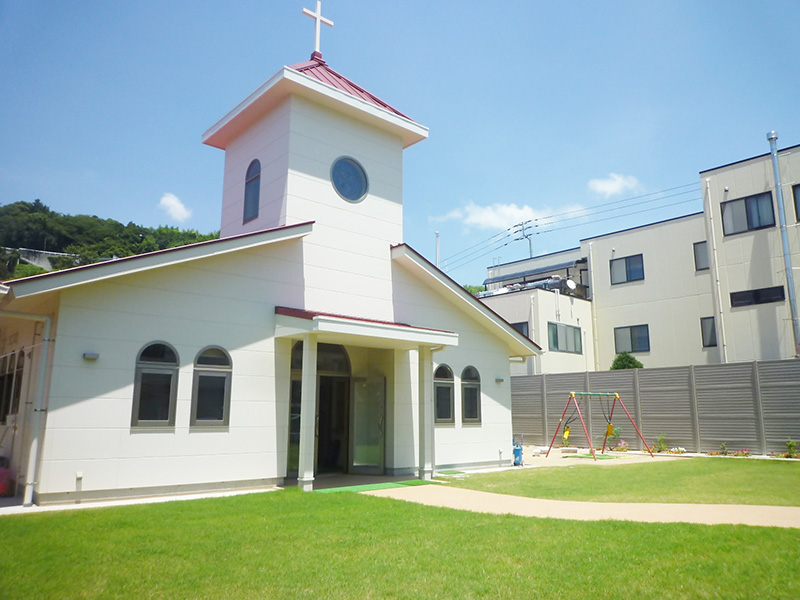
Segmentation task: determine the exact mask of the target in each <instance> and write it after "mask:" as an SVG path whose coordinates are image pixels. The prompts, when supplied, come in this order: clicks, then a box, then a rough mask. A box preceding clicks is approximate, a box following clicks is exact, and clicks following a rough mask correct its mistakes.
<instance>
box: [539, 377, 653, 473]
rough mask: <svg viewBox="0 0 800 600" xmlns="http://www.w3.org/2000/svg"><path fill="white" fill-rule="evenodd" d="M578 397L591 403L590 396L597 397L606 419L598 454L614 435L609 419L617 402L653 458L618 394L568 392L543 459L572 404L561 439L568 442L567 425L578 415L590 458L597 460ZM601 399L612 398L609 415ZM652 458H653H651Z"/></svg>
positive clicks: (603, 451)
mask: <svg viewBox="0 0 800 600" xmlns="http://www.w3.org/2000/svg"><path fill="white" fill-rule="evenodd" d="M578 396H587V397H588V399H589V401H590V402H591V400H592V396H598V399H599V400H600V409H601V410H602V411H603V416H604V417H605V419H606V423H607V425H606V435H605V437H604V438H603V449H602V450H601V452H600V454H605V452H606V442H607V441H608V436H609V435H613V434H614V426H613V425H612V424H611V419H612V418H613V417H614V409H615V408H616V407H617V402H619V405H620V406H621V407H622V410H624V411H625V414H626V415H628V420H630V422H631V425H633V428H634V429H635V430H636V433H637V434H639V439H641V440H642V443H643V444H644V447H645V448H647V451H648V452H649V453H650V456H653V451H652V450H650V446H648V445H647V442H646V441H644V436H643V435H642V432H641V431H639V428H638V427H637V426H636V423H634V421H633V417H631V413H629V412H628V409H627V408H626V407H625V404H624V403H623V402H622V398H620V397H619V394H618V393H616V392H570V393H569V398H567V405H566V406H565V407H564V412H563V413H561V418H560V419H559V420H558V426H557V427H556V431H555V433H554V434H553V439H552V441H551V442H550V447H549V448H548V449H547V454H546V455H545V458H547V457H549V456H550V450H552V448H553V444H555V443H556V436H557V435H558V430H559V429H561V423H563V422H564V416H565V415H566V414H567V411H568V410H569V405H570V404H574V405H575V408H574V409H573V411H572V414H571V415H570V417H569V418H568V419H567V422H566V423H565V424H564V435H563V439H564V441H565V442H567V441H568V440H569V432H570V427H569V424H570V423H571V422H572V421H573V420H574V419H575V413H576V412H577V413H578V418H579V419H580V420H581V425H582V426H583V432H584V433H585V434H586V441H587V442H589V450H591V451H592V457H593V458H594V460H597V454H596V453H595V451H594V446H593V445H592V438H591V437H589V431H588V430H587V429H586V423H585V422H584V420H583V415H582V414H581V407H580V406H579V405H578V398H577V397H578ZM603 398H614V402H613V403H612V404H611V410H610V411H609V414H608V415H606V411H605V408H604V407H603ZM653 458H655V457H654V456H653Z"/></svg>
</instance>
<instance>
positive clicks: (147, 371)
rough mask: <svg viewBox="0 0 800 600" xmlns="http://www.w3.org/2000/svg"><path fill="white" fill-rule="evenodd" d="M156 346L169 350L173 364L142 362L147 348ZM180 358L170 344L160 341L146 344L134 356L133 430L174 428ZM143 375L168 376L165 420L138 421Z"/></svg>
mask: <svg viewBox="0 0 800 600" xmlns="http://www.w3.org/2000/svg"><path fill="white" fill-rule="evenodd" d="M157 344H163V345H164V346H166V347H167V348H169V349H170V350H171V351H172V353H173V354H174V355H175V363H167V362H163V363H161V362H154V361H143V360H142V354H143V353H144V351H145V350H147V349H148V348H150V347H152V346H155V345H157ZM180 364H181V361H180V356H179V355H178V352H177V350H175V347H174V346H172V344H168V343H167V342H164V341H162V340H156V341H153V342H148V343H147V344H145V345H144V346H142V348H141V350H139V352H138V353H137V354H136V371H135V374H134V382H133V406H132V410H131V427H133V428H159V429H163V428H165V427H175V409H176V405H177V399H178V372H179V371H180ZM145 375H169V376H170V391H169V406H168V408H167V415H168V416H167V419H158V420H156V419H140V418H139V409H140V407H141V400H142V397H141V396H142V378H143V376H145Z"/></svg>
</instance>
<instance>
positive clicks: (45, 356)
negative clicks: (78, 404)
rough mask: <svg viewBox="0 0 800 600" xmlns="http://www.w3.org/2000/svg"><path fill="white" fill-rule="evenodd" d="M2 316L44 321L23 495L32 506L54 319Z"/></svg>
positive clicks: (5, 313) (0, 314) (6, 312)
mask: <svg viewBox="0 0 800 600" xmlns="http://www.w3.org/2000/svg"><path fill="white" fill-rule="evenodd" d="M0 317H10V318H12V319H25V320H28V321H39V322H42V323H44V332H43V334H42V353H41V356H40V359H39V381H38V383H37V387H36V402H35V403H34V405H33V431H32V436H31V449H30V454H29V456H28V468H27V475H26V476H25V493H24V495H23V499H22V504H23V505H24V506H30V505H31V504H33V489H34V487H35V486H36V484H37V482H38V477H39V445H40V440H39V426H40V416H41V413H42V412H43V410H44V409H43V408H42V405H43V404H44V384H45V381H46V380H47V366H48V364H49V362H50V343H51V342H52V341H53V340H52V339H50V326H51V324H52V321H51V320H50V317H48V316H46V315H30V314H26V313H18V312H14V311H10V310H0Z"/></svg>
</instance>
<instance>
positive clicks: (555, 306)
mask: <svg viewBox="0 0 800 600" xmlns="http://www.w3.org/2000/svg"><path fill="white" fill-rule="evenodd" d="M482 302H483V303H484V304H486V305H487V306H488V307H489V308H491V309H492V310H494V311H495V312H496V313H498V314H500V315H502V316H503V318H505V319H506V320H507V321H508V322H510V323H522V322H525V323H528V336H529V337H530V338H531V339H532V340H534V341H535V342H536V343H537V344H539V345H540V346H541V347H542V349H543V350H544V353H543V354H542V355H541V356H537V357H531V358H529V359H527V360H526V361H525V362H524V363H518V362H512V363H511V374H512V375H533V374H537V373H568V372H575V371H593V370H594V344H593V330H592V307H591V303H590V302H589V301H587V300H584V299H582V298H575V297H574V296H567V295H565V294H556V293H555V292H552V291H548V290H539V289H534V290H520V291H516V292H509V293H507V294H500V295H497V296H487V297H485V298H482ZM548 323H561V324H564V325H571V326H573V327H579V328H580V329H581V342H582V348H581V353H580V354H577V353H571V352H560V351H558V350H555V349H553V348H550V343H549V337H548Z"/></svg>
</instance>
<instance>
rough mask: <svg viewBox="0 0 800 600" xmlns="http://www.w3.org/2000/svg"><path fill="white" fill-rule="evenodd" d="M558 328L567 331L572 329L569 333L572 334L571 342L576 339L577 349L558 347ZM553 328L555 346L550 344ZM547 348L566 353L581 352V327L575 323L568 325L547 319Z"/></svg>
mask: <svg viewBox="0 0 800 600" xmlns="http://www.w3.org/2000/svg"><path fill="white" fill-rule="evenodd" d="M559 328H561V329H564V330H567V331H568V332H569V331H570V330H572V331H571V335H572V336H573V343H574V342H575V340H576V339H577V341H578V346H579V349H578V350H562V349H561V348H559V347H558V340H559V339H560V336H559V335H558V330H559ZM554 329H555V332H556V337H555V339H556V345H555V347H554V346H553V344H552V341H553V337H552V336H553V334H552V331H553V330H554ZM576 334H577V335H576ZM564 335H565V336H567V335H569V333H565V334H564ZM547 348H548V350H550V351H551V352H564V353H566V354H583V332H582V331H581V328H580V327H577V326H575V325H569V324H567V323H557V322H555V321H548V322H547Z"/></svg>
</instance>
